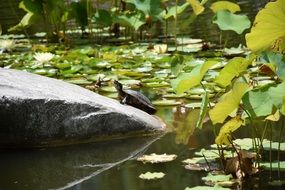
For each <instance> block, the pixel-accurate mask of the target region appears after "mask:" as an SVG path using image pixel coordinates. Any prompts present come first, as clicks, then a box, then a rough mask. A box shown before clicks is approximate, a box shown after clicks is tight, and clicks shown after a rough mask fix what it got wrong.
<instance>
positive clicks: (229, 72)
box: [215, 56, 254, 87]
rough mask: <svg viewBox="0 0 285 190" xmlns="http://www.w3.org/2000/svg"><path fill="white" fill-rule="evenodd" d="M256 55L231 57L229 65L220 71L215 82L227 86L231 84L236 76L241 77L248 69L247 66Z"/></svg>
mask: <svg viewBox="0 0 285 190" xmlns="http://www.w3.org/2000/svg"><path fill="white" fill-rule="evenodd" d="M253 58H254V56H253V57H252V58H251V59H246V58H243V57H235V58H233V59H231V60H230V61H229V62H228V63H227V65H226V66H225V67H224V68H223V69H222V70H221V71H220V73H219V75H218V76H217V77H216V79H215V82H216V83H217V84H218V85H220V86H222V87H226V86H228V85H230V84H231V81H232V80H233V79H234V78H235V77H239V76H240V75H241V74H242V73H243V72H245V71H246V69H247V67H248V66H249V65H250V64H251V63H252V61H253Z"/></svg>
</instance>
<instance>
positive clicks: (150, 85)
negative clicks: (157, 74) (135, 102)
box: [144, 82, 170, 88]
mask: <svg viewBox="0 0 285 190" xmlns="http://www.w3.org/2000/svg"><path fill="white" fill-rule="evenodd" d="M144 86H145V87H148V88H158V87H168V86H170V84H169V83H167V82H149V83H145V84H144Z"/></svg>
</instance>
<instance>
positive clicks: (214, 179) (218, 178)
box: [202, 173, 233, 183]
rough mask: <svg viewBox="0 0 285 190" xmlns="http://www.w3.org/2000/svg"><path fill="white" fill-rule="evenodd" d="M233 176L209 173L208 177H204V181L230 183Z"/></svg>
mask: <svg viewBox="0 0 285 190" xmlns="http://www.w3.org/2000/svg"><path fill="white" fill-rule="evenodd" d="M232 178H233V176H232V175H231V174H229V175H222V174H221V175H212V174H211V173H209V174H208V175H207V176H206V177H202V180H203V181H211V182H214V183H215V182H221V181H230V179H232Z"/></svg>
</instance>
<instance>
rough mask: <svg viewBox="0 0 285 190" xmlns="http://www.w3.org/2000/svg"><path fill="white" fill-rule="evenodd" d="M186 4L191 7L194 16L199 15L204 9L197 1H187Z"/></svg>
mask: <svg viewBox="0 0 285 190" xmlns="http://www.w3.org/2000/svg"><path fill="white" fill-rule="evenodd" d="M187 2H188V3H189V4H190V5H191V7H192V9H193V11H194V13H195V15H199V14H201V13H202V12H203V11H204V9H205V8H204V7H203V5H202V4H201V3H200V1H198V0H187Z"/></svg>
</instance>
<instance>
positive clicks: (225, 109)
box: [209, 82, 249, 124]
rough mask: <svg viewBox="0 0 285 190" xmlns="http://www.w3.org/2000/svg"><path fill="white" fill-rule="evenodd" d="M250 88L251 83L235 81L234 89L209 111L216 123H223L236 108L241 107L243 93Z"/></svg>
mask: <svg viewBox="0 0 285 190" xmlns="http://www.w3.org/2000/svg"><path fill="white" fill-rule="evenodd" d="M248 90H249V85H248V84H246V83H244V82H235V83H234V85H233V89H232V90H230V91H229V92H227V93H226V94H224V95H223V96H222V98H221V99H220V100H219V102H218V103H217V104H216V106H215V107H214V108H213V109H211V110H210V111H209V115H210V118H211V120H212V122H213V123H214V124H216V123H223V122H224V121H225V119H226V118H227V117H228V115H229V114H231V113H232V112H233V111H234V110H235V109H237V108H238V107H239V104H240V101H241V99H242V97H243V95H244V94H245V93H246V92H247V91H248Z"/></svg>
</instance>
